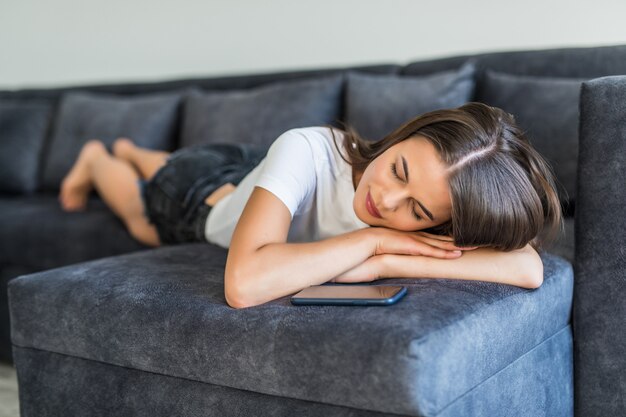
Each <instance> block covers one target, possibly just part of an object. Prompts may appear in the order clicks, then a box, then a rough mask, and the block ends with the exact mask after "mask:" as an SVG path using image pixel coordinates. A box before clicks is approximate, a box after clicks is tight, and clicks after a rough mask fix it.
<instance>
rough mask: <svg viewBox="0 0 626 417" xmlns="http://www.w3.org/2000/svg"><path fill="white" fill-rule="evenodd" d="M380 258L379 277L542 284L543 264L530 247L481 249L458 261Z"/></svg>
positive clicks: (428, 258) (427, 258) (522, 284)
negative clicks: (511, 249)
mask: <svg viewBox="0 0 626 417" xmlns="http://www.w3.org/2000/svg"><path fill="white" fill-rule="evenodd" d="M380 257H381V259H380V262H378V263H377V265H378V268H377V269H378V270H379V275H380V278H452V279H466V280H478V281H489V282H498V283H502V284H509V285H515V286H518V287H523V288H537V287H539V286H541V283H542V282H543V263H542V261H541V258H540V257H539V255H538V254H537V252H536V251H535V250H534V249H533V248H532V247H531V246H530V245H527V246H526V247H525V248H522V249H518V250H513V251H510V252H503V251H499V250H496V249H491V248H479V249H475V250H471V251H464V252H463V255H462V256H461V257H459V258H456V259H438V258H432V257H429V256H407V255H391V254H385V255H380ZM372 260H373V259H372Z"/></svg>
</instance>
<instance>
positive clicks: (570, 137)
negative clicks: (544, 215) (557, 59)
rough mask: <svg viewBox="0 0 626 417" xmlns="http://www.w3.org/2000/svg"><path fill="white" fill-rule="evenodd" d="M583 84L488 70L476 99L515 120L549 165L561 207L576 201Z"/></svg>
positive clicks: (570, 80) (560, 79)
mask: <svg viewBox="0 0 626 417" xmlns="http://www.w3.org/2000/svg"><path fill="white" fill-rule="evenodd" d="M583 81H585V79H567V78H554V77H533V76H523V75H512V74H504V73H500V72H496V71H491V70H487V71H486V73H485V77H484V80H483V88H482V91H481V94H482V96H480V97H477V99H478V100H479V101H482V102H484V103H486V104H489V105H491V106H495V107H499V108H501V109H503V110H504V111H506V112H508V113H511V114H512V115H513V116H514V117H515V119H516V122H517V124H518V126H519V127H520V128H521V129H522V130H523V131H525V132H526V133H527V135H528V137H529V139H530V142H531V143H532V145H533V147H534V148H535V149H537V150H538V151H539V153H541V154H542V155H543V156H544V157H545V158H546V159H547V161H548V162H549V163H550V165H552V167H553V169H554V172H555V175H556V178H557V181H558V183H559V184H557V188H558V191H559V196H560V199H561V202H562V203H563V205H566V204H565V203H566V202H567V203H569V202H572V203H573V202H574V200H575V198H576V175H577V165H578V120H579V112H578V105H579V104H578V103H579V98H580V87H581V84H582V82H583Z"/></svg>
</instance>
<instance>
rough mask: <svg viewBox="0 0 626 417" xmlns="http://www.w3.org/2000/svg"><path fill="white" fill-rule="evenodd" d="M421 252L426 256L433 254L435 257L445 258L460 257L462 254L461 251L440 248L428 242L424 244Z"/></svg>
mask: <svg viewBox="0 0 626 417" xmlns="http://www.w3.org/2000/svg"><path fill="white" fill-rule="evenodd" d="M420 252H421V255H424V256H431V257H433V258H443V259H449V258H458V257H459V256H461V251H453V250H446V249H440V248H437V247H434V246H431V245H429V244H427V243H424V244H423V245H422V248H421V249H420Z"/></svg>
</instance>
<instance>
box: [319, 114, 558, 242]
mask: <svg viewBox="0 0 626 417" xmlns="http://www.w3.org/2000/svg"><path fill="white" fill-rule="evenodd" d="M343 126H344V127H345V128H344V129H343V130H342V129H339V131H341V132H342V133H343V137H344V149H346V152H347V153H348V158H347V159H346V158H345V157H344V156H343V155H342V154H341V151H340V150H339V147H338V146H337V140H336V138H335V134H334V133H332V134H333V139H334V142H335V147H337V150H338V151H339V154H340V155H341V157H342V158H343V159H344V160H345V161H346V162H347V163H349V164H350V165H351V166H352V167H353V169H356V170H357V171H358V172H363V171H364V170H365V168H366V167H367V166H368V165H369V163H370V162H371V161H373V160H374V159H375V158H376V157H378V156H379V155H381V154H382V153H383V152H385V151H386V150H387V149H389V148H390V147H391V146H393V145H395V144H396V143H399V142H402V141H403V140H406V139H409V138H411V137H413V136H415V135H421V136H423V137H425V138H426V139H427V140H429V141H430V142H431V143H432V144H433V145H434V147H435V149H437V151H438V153H439V155H440V156H441V159H442V161H443V162H444V164H445V165H446V166H447V167H448V170H447V172H448V185H449V188H450V192H451V200H452V201H451V202H452V211H451V218H450V220H449V221H447V222H445V223H442V224H440V225H437V226H434V227H430V228H428V229H423V230H424V231H425V232H429V233H433V234H439V235H449V236H452V237H453V238H454V243H455V244H456V245H457V246H461V247H464V246H481V247H491V248H496V249H500V250H503V251H511V250H514V249H520V248H523V247H524V246H526V245H527V244H528V243H530V244H531V246H532V247H533V248H534V249H535V250H537V251H539V250H541V249H542V248H543V247H544V246H545V244H546V243H547V242H552V241H553V240H554V239H555V238H556V237H557V234H558V233H559V232H562V231H563V219H562V213H561V204H560V201H559V198H558V194H557V191H556V180H555V175H554V171H553V169H552V167H551V166H550V164H549V163H548V162H547V161H546V160H545V159H544V158H543V157H542V156H541V154H539V152H537V151H536V150H535V149H534V148H533V147H532V145H531V144H530V142H529V140H528V138H527V137H526V135H525V133H524V132H523V131H522V130H521V129H520V128H519V127H518V126H517V124H516V122H515V118H514V116H513V115H511V114H509V113H506V112H505V111H503V110H502V109H499V108H497V107H491V106H488V105H486V104H483V103H479V102H469V103H466V104H464V105H463V106H460V107H458V108H453V109H441V110H435V111H431V112H428V113H424V114H422V115H420V116H417V117H415V118H413V119H411V120H409V121H408V122H406V123H405V124H403V125H402V126H400V127H398V128H397V129H395V130H394V131H392V132H391V133H389V134H388V135H386V136H385V137H383V138H382V139H381V140H379V141H376V142H372V141H368V140H365V139H363V138H362V137H361V136H360V135H359V134H358V132H357V131H356V130H355V129H354V128H353V127H352V126H349V125H345V124H344V125H343ZM329 127H330V126H329ZM333 129H337V128H333V127H331V132H333Z"/></svg>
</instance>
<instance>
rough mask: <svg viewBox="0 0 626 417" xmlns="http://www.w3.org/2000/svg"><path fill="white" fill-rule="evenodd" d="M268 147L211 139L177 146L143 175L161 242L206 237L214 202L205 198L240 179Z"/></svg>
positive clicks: (143, 189)
mask: <svg viewBox="0 0 626 417" xmlns="http://www.w3.org/2000/svg"><path fill="white" fill-rule="evenodd" d="M267 150H268V148H265V147H261V146H259V145H252V144H243V143H235V144H233V143H210V144H201V145H194V146H189V147H185V148H181V149H178V150H177V151H175V152H173V153H171V154H170V155H169V156H168V158H167V162H166V164H165V165H164V166H162V167H161V168H160V169H159V170H158V171H157V172H156V173H155V174H154V176H153V177H152V178H151V179H150V180H143V179H140V180H139V187H140V192H141V196H142V199H143V202H144V210H145V211H144V212H145V215H146V217H147V218H148V221H149V222H150V223H152V224H154V225H155V227H156V229H157V232H158V234H159V238H160V240H161V243H162V244H177V243H185V242H206V238H205V233H204V228H205V223H206V219H207V217H208V215H209V212H210V211H211V208H212V207H211V206H209V205H207V204H205V202H204V200H205V199H206V198H207V197H208V196H209V195H210V194H211V193H212V192H213V191H215V190H216V189H218V188H219V187H221V186H222V185H224V184H227V183H232V184H233V185H235V186H236V185H238V184H239V183H240V182H241V180H242V179H243V178H244V177H245V176H246V175H248V173H250V171H252V170H253V169H254V168H255V167H256V166H257V165H258V164H259V162H261V160H262V159H263V158H264V157H265V155H266V153H267Z"/></svg>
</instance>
